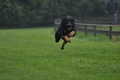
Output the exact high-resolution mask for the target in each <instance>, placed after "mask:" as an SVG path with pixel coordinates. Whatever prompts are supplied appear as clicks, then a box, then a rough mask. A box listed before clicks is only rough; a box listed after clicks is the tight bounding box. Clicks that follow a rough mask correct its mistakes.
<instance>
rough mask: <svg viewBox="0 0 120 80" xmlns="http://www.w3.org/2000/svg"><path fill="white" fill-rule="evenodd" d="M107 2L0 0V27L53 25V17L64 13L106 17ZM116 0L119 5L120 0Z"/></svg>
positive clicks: (77, 15)
mask: <svg viewBox="0 0 120 80" xmlns="http://www.w3.org/2000/svg"><path fill="white" fill-rule="evenodd" d="M107 2H108V0H0V28H27V27H35V26H39V27H40V26H48V25H54V19H56V18H62V17H63V16H64V15H72V16H74V17H75V18H78V19H79V18H90V17H92V18H98V17H99V18H102V17H103V18H107V17H108V14H107V13H106V6H107ZM117 2H118V6H119V7H120V0H117ZM119 9H120V8H119ZM119 17H120V12H119V13H118V18H119Z"/></svg>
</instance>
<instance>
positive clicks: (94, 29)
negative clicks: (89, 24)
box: [94, 26, 96, 37]
mask: <svg viewBox="0 0 120 80" xmlns="http://www.w3.org/2000/svg"><path fill="white" fill-rule="evenodd" d="M94 37H96V26H94Z"/></svg>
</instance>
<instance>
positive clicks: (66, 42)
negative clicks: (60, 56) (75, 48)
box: [61, 41, 67, 50]
mask: <svg viewBox="0 0 120 80" xmlns="http://www.w3.org/2000/svg"><path fill="white" fill-rule="evenodd" d="M66 43H67V42H66V41H64V42H63V44H62V47H61V50H63V49H64V46H65V44H66Z"/></svg>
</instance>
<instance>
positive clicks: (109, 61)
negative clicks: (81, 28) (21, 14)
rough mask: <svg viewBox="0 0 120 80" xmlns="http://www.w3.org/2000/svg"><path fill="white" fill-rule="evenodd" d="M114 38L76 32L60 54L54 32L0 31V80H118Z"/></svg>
mask: <svg viewBox="0 0 120 80" xmlns="http://www.w3.org/2000/svg"><path fill="white" fill-rule="evenodd" d="M117 38H118V39H117ZM117 38H115V39H113V40H109V37H108V36H105V35H97V37H93V34H88V35H87V36H85V35H84V33H82V32H77V35H76V36H75V37H74V38H71V43H68V44H67V45H66V46H65V50H60V47H61V44H62V40H61V41H60V42H59V43H55V41H54V29H53V28H35V29H8V30H0V80H120V41H119V36H117Z"/></svg>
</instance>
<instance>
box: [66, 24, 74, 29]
mask: <svg viewBox="0 0 120 80" xmlns="http://www.w3.org/2000/svg"><path fill="white" fill-rule="evenodd" d="M72 26H73V25H72V24H71V23H70V22H68V24H66V27H67V30H71V29H72Z"/></svg>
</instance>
